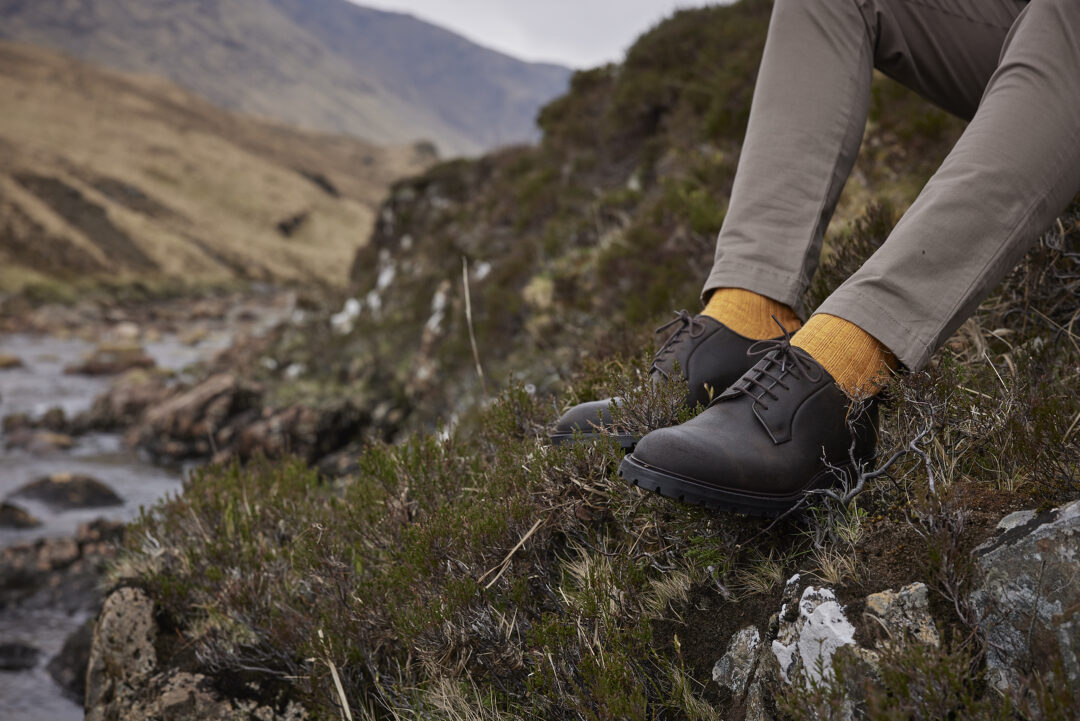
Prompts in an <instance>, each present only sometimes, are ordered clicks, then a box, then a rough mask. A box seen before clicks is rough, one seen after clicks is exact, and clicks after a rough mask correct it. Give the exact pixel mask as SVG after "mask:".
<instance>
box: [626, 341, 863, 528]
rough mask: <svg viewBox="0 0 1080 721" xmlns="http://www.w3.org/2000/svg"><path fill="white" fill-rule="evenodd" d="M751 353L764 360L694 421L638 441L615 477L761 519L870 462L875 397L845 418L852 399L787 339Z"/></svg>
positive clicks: (850, 476) (653, 433)
mask: <svg viewBox="0 0 1080 721" xmlns="http://www.w3.org/2000/svg"><path fill="white" fill-rule="evenodd" d="M750 352H751V353H752V354H754V355H758V354H764V356H763V357H762V358H761V360H759V361H758V362H757V363H756V364H755V365H754V366H753V367H752V368H751V369H750V370H749V371H747V372H746V373H745V374H744V375H743V376H742V377H741V378H740V379H739V380H738V381H736V382H735V383H734V384H733V385H732V386H731V387H730V388H728V389H727V390H726V391H724V392H723V393H722V394H721V395H720V396H718V397H717V398H716V400H715V401H713V403H712V404H711V405H710V406H709V407H708V408H707V409H706V410H705V411H704V412H702V413H701V414H699V415H698V416H697V417H695V418H693V419H692V420H690V421H687V422H686V423H683V424H682V425H679V426H675V427H672V428H662V429H660V430H656V431H653V432H652V433H649V434H648V435H647V436H645V437H644V438H642V439H641V441H640V442H639V443H638V444H637V447H636V449H635V450H634V452H633V454H631V455H629V456H627V457H626V458H624V459H623V461H622V463H621V465H620V466H619V475H620V476H622V477H623V478H625V479H626V480H628V481H630V482H631V483H633V484H635V485H637V486H640V487H641V488H644V489H646V490H650V491H656V492H658V493H660V494H661V495H663V496H667V497H669V498H674V499H677V500H680V501H684V502H687V503H693V504H697V505H703V506H708V507H711V508H719V509H724V510H731V511H736V512H740V513H746V514H749V515H759V516H778V515H781V514H783V513H784V512H786V511H788V510H790V509H791V508H793V507H794V506H796V505H798V504H799V503H800V502H801V501H802V500H803V499H804V498H805V495H806V493H807V492H808V491H812V490H814V489H818V488H825V487H828V486H832V485H834V484H836V483H838V482H840V481H841V480H842V479H849V480H850V479H853V477H854V475H853V473H854V470H855V468H856V465H857V464H860V463H867V462H869V461H870V460H872V458H873V455H874V447H875V444H876V440H877V401H876V399H872V400H870V401H869V402H868V403H866V404H859V405H857V406H855V407H856V408H858V415H857V417H851V416H853V415H854V413H851V412H850V411H851V410H852V408H853V406H852V403H851V400H850V399H849V398H848V397H847V395H846V394H845V393H844V392H843V391H842V390H841V389H840V388H839V386H837V385H836V383H835V382H834V381H833V378H832V376H830V375H829V373H828V371H826V370H825V369H824V368H823V367H822V366H821V364H819V363H818V362H817V361H815V360H814V359H813V358H812V357H811V356H810V355H809V354H808V353H806V352H805V351H803V350H802V349H800V348H797V347H795V346H792V345H791V343H790V338H789V337H785V338H784V339H781V340H776V341H762V342H761V343H759V344H757V345H756V347H754V348H752V349H751V350H750Z"/></svg>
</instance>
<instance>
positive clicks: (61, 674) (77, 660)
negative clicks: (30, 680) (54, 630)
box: [46, 621, 94, 704]
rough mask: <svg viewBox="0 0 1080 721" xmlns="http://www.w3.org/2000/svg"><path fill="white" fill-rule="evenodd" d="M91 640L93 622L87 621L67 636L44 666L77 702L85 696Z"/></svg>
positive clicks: (92, 636) (80, 702)
mask: <svg viewBox="0 0 1080 721" xmlns="http://www.w3.org/2000/svg"><path fill="white" fill-rule="evenodd" d="M93 640H94V623H93V621H87V622H86V623H84V624H83V625H82V626H79V629H78V630H77V631H75V632H74V633H73V634H71V635H70V636H68V637H67V640H66V641H64V646H63V648H61V649H60V652H59V653H58V654H56V655H55V656H53V657H52V659H51V660H50V661H49V665H48V666H46V669H47V670H48V672H49V675H50V676H52V678H53V681H56V684H57V685H58V686H59V687H60V688H61V689H63V691H64V693H65V694H67V695H68V696H69V697H70V698H71V699H73V700H75V701H77V702H78V703H79V704H82V702H83V699H84V698H86V669H87V668H88V667H89V665H90V646H91V644H92V643H93Z"/></svg>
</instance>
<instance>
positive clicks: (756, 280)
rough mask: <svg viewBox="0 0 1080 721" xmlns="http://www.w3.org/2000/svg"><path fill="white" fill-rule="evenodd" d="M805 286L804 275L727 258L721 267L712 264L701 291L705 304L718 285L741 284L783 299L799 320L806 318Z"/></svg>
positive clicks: (782, 301)
mask: <svg viewBox="0 0 1080 721" xmlns="http://www.w3.org/2000/svg"><path fill="white" fill-rule="evenodd" d="M803 287H804V284H803V283H802V281H801V279H799V278H792V277H790V276H788V275H787V274H784V273H778V272H776V271H774V270H772V269H771V268H760V267H755V266H752V265H744V264H740V263H737V262H732V261H725V262H724V263H723V265H722V267H717V268H713V270H712V272H711V273H710V274H709V278H708V280H706V281H705V288H704V289H703V290H702V291H701V302H702V304H704V303H705V302H706V301H707V300H708V298H709V295H710V294H711V293H712V292H713V291H714V290H716V289H717V288H742V289H743V290H749V291H751V292H754V293H757V294H759V295H763V296H765V297H766V298H771V299H772V300H775V301H777V302H779V303H783V304H784V305H786V306H788V307H789V308H791V309H792V310H794V311H795V313H796V315H798V316H799V319H800V320H806V313H805V312H804V311H803V309H802V308H801V305H802V294H803V291H802V288H803Z"/></svg>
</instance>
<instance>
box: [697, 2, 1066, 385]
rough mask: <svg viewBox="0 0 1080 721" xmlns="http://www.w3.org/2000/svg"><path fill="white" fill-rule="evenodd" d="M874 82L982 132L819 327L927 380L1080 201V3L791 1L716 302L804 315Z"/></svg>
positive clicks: (773, 42)
mask: <svg viewBox="0 0 1080 721" xmlns="http://www.w3.org/2000/svg"><path fill="white" fill-rule="evenodd" d="M875 67H876V68H878V69H879V70H881V71H882V72H884V73H885V74H886V75H889V76H891V77H893V78H895V79H896V80H898V81H900V82H901V83H903V84H905V85H907V86H908V87H910V88H913V89H914V90H915V91H917V92H918V93H920V94H921V95H923V96H924V97H926V98H928V99H929V100H931V101H933V102H935V103H936V104H938V105H939V106H941V107H942V108H945V109H946V110H949V111H951V112H953V113H956V114H957V115H960V116H962V117H964V118H970V119H971V123H970V125H969V126H968V127H967V129H966V131H965V132H964V134H963V136H962V137H961V138H960V141H959V142H958V143H957V144H956V147H955V148H953V150H952V152H951V153H950V154H949V156H948V158H947V159H946V160H945V162H944V164H942V166H941V168H940V169H939V170H938V172H937V173H936V174H935V175H934V177H933V178H932V179H931V180H930V182H929V183H928V184H927V185H926V187H925V188H924V189H923V191H922V193H921V194H920V195H919V197H918V199H917V200H916V201H915V203H914V204H913V205H912V206H911V208H910V209H909V210H908V212H907V213H906V214H905V215H904V217H903V218H902V219H901V220H900V222H899V224H898V225H897V226H896V228H895V229H894V230H893V232H892V234H891V235H890V236H889V238H888V239H887V240H886V242H885V243H884V245H883V246H882V247H881V248H880V249H879V250H878V251H877V252H876V253H875V254H874V255H873V256H872V257H871V258H870V260H869V261H867V262H866V264H864V265H863V266H862V268H860V269H859V271H858V272H856V273H855V274H854V275H853V276H851V278H849V279H848V280H847V282H845V283H844V284H843V285H842V286H841V287H840V288H838V289H837V290H836V292H834V293H833V294H832V296H830V297H829V298H828V299H827V300H826V301H825V302H824V303H823V304H822V306H821V307H820V308H819V309H818V310H819V312H822V313H830V314H832V315H836V316H840V317H841V318H845V319H847V320H849V321H851V322H852V323H855V324H856V325H858V326H859V327H861V328H862V329H864V330H865V331H867V332H868V333H870V334H871V335H873V336H874V337H875V338H877V339H878V340H879V341H881V342H882V343H884V344H885V345H886V346H887V347H888V348H889V349H890V350H891V351H892V352H893V353H895V354H896V356H897V357H898V358H899V359H900V361H901V362H902V363H903V364H904V365H905V366H907V367H909V368H912V369H918V368H920V367H922V366H924V365H925V364H926V363H927V361H928V360H929V359H930V355H931V353H933V351H934V350H935V349H936V348H937V347H938V346H939V345H941V344H942V343H943V342H944V341H945V340H947V339H948V337H949V336H950V335H951V334H952V332H953V331H955V330H956V328H957V327H958V326H959V325H960V324H961V323H963V321H964V320H965V319H966V318H967V317H968V316H970V315H971V314H972V313H973V312H974V310H975V308H976V307H977V306H978V304H979V302H980V301H981V300H982V299H983V298H984V297H986V295H987V294H988V293H989V292H990V290H991V289H992V288H993V287H994V285H996V284H997V283H998V282H999V281H1000V280H1001V279H1002V278H1003V277H1004V276H1005V274H1006V273H1008V271H1009V270H1010V269H1011V268H1012V267H1013V266H1014V265H1015V264H1016V263H1017V261H1019V260H1020V258H1021V257H1022V256H1023V254H1024V253H1025V252H1026V250H1027V249H1028V248H1029V247H1030V246H1031V245H1032V244H1033V243H1034V242H1035V241H1036V240H1037V238H1038V236H1039V234H1040V233H1041V232H1042V231H1044V230H1045V229H1046V228H1048V227H1049V226H1050V224H1051V223H1052V222H1053V220H1054V219H1055V218H1056V217H1057V215H1059V214H1060V213H1061V212H1062V211H1063V210H1064V209H1065V208H1066V207H1067V206H1068V204H1069V201H1070V200H1071V199H1072V198H1073V196H1074V195H1075V194H1076V193H1077V191H1078V190H1080V0H1031V2H1030V3H1028V2H1024V1H1023V0H776V3H775V6H774V8H773V16H772V21H771V24H770V26H769V35H768V40H767V42H766V45H765V54H764V57H763V59H762V64H761V71H760V75H759V77H758V82H757V87H756V89H755V92H754V100H753V106H752V109H751V113H750V125H749V128H748V130H747V135H746V141H745V144H744V146H743V152H742V157H741V159H740V161H739V169H738V172H737V174H736V178H735V185H734V189H733V190H732V194H731V202H730V206H729V209H728V213H727V217H726V219H725V221H724V226H723V229H722V230H721V232H720V237H719V239H718V241H717V247H716V261H715V264H714V267H713V270H712V273H711V274H710V276H709V279H708V281H707V282H706V286H705V293H706V295H707V294H708V292H709V291H711V290H713V289H715V288H721V287H736V288H745V289H747V290H752V291H755V292H758V293H760V294H762V295H765V296H769V297H771V298H773V299H775V300H779V301H782V302H784V303H787V304H789V305H792V306H796V305H797V304H798V302H799V300H800V297H801V296H802V294H803V292H804V291H805V290H806V288H807V286H808V284H809V282H810V278H811V276H812V274H813V272H814V270H815V268H816V266H817V260H818V255H819V253H820V251H821V242H822V237H823V235H824V232H825V228H826V226H827V225H828V222H829V219H830V217H831V216H832V212H833V209H834V208H835V205H836V202H837V199H838V196H839V195H840V190H841V188H842V187H843V185H844V182H845V180H846V179H847V176H848V174H849V173H850V172H851V168H852V165H853V164H854V162H855V156H856V154H857V152H858V148H859V145H860V143H861V139H862V135H863V129H864V127H865V125H866V118H867V112H868V107H869V102H870V82H871V78H872V72H873V68H875ZM886 111H887V109H886Z"/></svg>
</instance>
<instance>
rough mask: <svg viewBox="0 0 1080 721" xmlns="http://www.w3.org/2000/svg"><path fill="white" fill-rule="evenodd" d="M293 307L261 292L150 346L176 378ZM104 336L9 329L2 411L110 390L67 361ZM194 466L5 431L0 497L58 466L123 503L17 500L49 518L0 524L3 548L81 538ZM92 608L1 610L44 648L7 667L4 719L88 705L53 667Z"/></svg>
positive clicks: (39, 408)
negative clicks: (19, 437)
mask: <svg viewBox="0 0 1080 721" xmlns="http://www.w3.org/2000/svg"><path fill="white" fill-rule="evenodd" d="M291 312H292V303H291V300H290V301H287V302H286V301H282V300H280V299H279V300H278V301H277V302H275V303H269V302H266V301H265V300H263V301H261V302H260V301H259V300H253V301H249V302H246V303H244V304H243V305H242V306H237V307H232V308H230V309H229V312H228V313H227V314H226V316H225V317H224V318H222V319H220V320H218V321H211V322H206V321H200V322H199V325H200V327H202V328H204V329H205V330H206V333H205V337H202V338H201V339H200V340H199V341H198V342H197V343H194V344H193V343H190V338H189V339H188V340H189V342H188V343H185V342H182V340H181V338H182V337H183V336H184V333H183V332H182V330H183V329H179V330H180V331H181V332H165V333H160V334H158V333H150V334H145V335H144V338H143V340H142V341H141V345H142V346H143V348H144V349H145V351H146V353H147V354H148V355H150V356H151V357H153V359H154V360H155V362H156V364H157V366H158V367H159V368H160V369H164V370H168V371H172V372H174V373H175V374H176V376H175V378H176V380H177V381H179V380H183V379H185V378H187V377H188V375H189V374H188V370H189V369H190V368H192V367H193V366H194V365H195V364H197V363H199V362H201V361H207V360H209V359H211V358H212V357H213V356H214V355H215V354H217V353H218V352H219V351H221V350H222V349H224V348H226V347H228V346H229V344H230V343H231V342H232V340H233V339H234V337H236V335H237V334H238V333H239V332H240V331H243V332H245V333H250V334H254V335H257V334H259V333H261V332H265V331H266V330H267V329H269V328H270V327H272V326H274V325H275V324H277V323H278V322H280V321H281V320H283V319H284V318H285V317H287V315H288V314H289V313H291ZM92 340H95V341H96V339H89V338H87V339H81V338H73V337H68V338H65V337H55V336H49V335H36V334H26V333H18V334H10V335H0V354H6V355H11V356H16V357H18V358H19V359H20V360H21V361H22V363H23V365H22V367H19V368H13V369H8V370H0V418H3V417H5V416H9V415H12V414H17V413H25V414H28V415H30V416H31V417H34V418H37V417H40V416H41V415H42V414H44V413H45V412H46V411H48V410H49V409H51V408H56V407H59V408H62V409H63V410H64V412H65V414H66V416H67V417H68V418H74V417H75V416H77V415H78V414H79V413H81V412H83V411H85V410H88V409H89V408H90V407H91V405H92V404H93V402H94V400H95V398H97V397H98V396H99V395H101V394H103V393H105V392H106V391H107V390H108V389H109V387H110V385H111V384H112V382H113V380H114V377H109V376H104V377H102V376H96V377H94V376H83V375H69V374H66V373H65V372H64V369H65V368H66V367H67V366H69V365H71V364H74V363H77V362H78V361H80V360H81V359H82V358H83V357H84V356H85V355H86V354H88V353H90V352H91V351H92V350H93V349H94V348H95V346H96V342H92ZM186 470H187V469H183V468H163V467H160V466H156V465H154V464H152V463H151V462H149V460H148V459H145V458H142V457H140V455H139V454H138V453H136V452H135V451H134V450H132V449H130V448H128V447H127V446H126V445H125V444H124V443H123V440H122V437H121V435H119V434H108V433H96V434H89V435H84V436H80V437H77V438H75V444H74V446H73V447H72V448H70V449H69V450H50V451H46V452H31V451H27V450H13V449H8V448H7V439H6V438H5V436H4V434H3V432H2V431H0V500H7V499H8V498H9V496H10V495H11V494H12V493H13V492H14V491H16V489H18V488H20V487H21V486H23V485H25V484H27V483H29V482H31V481H33V480H35V479H38V478H41V477H43V476H50V475H52V474H57V473H71V474H80V475H86V476H90V477H92V478H95V479H97V480H99V481H102V482H103V483H104V484H105V485H107V486H108V487H109V488H111V489H112V490H113V491H115V492H116V493H117V494H118V495H119V496H120V497H121V498H122V499H123V501H124V502H123V504H122V505H119V506H114V507H109V508H95V509H80V510H58V509H55V508H51V507H50V506H48V505H46V504H44V503H40V502H36V501H33V500H30V499H25V498H18V499H13V502H14V503H16V505H18V506H19V507H20V508H22V509H23V510H25V511H27V512H29V513H30V514H31V515H33V516H34V517H36V518H37V519H38V520H40V521H41V525H40V526H38V527H36V528H32V529H26V530H13V529H5V528H0V549H3V548H7V547H11V546H15V545H18V544H23V543H28V542H33V541H36V540H38V539H42V538H62V537H72V536H74V535H75V533H76V530H77V529H78V527H79V525H80V524H83V523H87V522H89V521H93V520H96V519H107V520H110V521H130V520H132V519H134V518H136V517H137V516H138V515H139V511H140V508H144V507H149V506H152V505H153V504H154V503H156V502H157V501H158V500H160V499H161V498H162V497H164V496H165V495H166V494H169V493H177V492H179V491H180V489H181V481H182V478H183V476H184V473H185V471H186ZM86 620H87V615H86V614H85V613H75V614H69V613H67V612H65V611H64V610H63V609H57V608H27V607H26V606H25V605H22V606H18V607H15V608H13V609H7V610H3V611H0V646H2V645H4V644H11V643H18V644H26V645H28V646H32V647H34V648H36V649H38V651H39V652H40V654H39V655H38V657H37V663H36V666H35V667H34V668H33V669H31V670H29V671H7V672H5V671H0V721H76V720H77V719H82V718H83V710H82V707H81V706H80V705H79V704H76V703H75V702H74V701H72V700H71V699H70V698H68V697H67V696H65V695H64V694H63V693H62V692H61V690H60V688H59V686H57V684H56V683H55V682H54V681H53V679H52V677H51V676H50V675H49V673H48V671H47V670H46V665H47V664H48V662H49V660H50V659H52V658H53V657H54V656H55V655H56V654H57V653H58V652H59V651H60V649H61V647H62V646H63V643H64V641H65V639H66V638H67V637H68V636H69V635H70V634H71V633H73V632H74V631H75V630H77V629H78V628H79V627H80V626H81V625H82V624H83V623H85V621H86Z"/></svg>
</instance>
